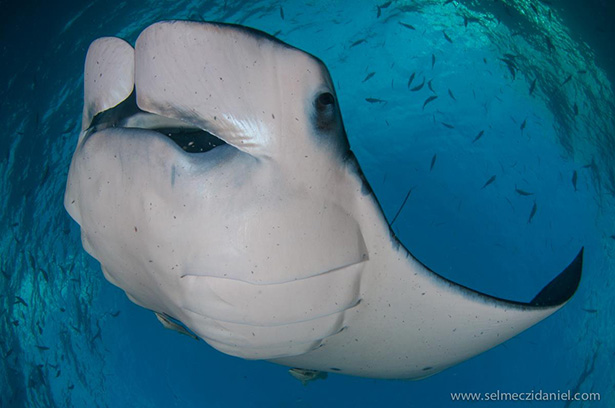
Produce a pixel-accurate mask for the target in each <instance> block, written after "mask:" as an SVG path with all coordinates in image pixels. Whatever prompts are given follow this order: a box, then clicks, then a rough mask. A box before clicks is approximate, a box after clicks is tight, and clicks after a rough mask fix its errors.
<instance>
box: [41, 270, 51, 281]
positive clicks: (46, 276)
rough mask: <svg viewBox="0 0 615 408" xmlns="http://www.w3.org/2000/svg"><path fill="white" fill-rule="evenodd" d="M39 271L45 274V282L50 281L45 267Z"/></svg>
mask: <svg viewBox="0 0 615 408" xmlns="http://www.w3.org/2000/svg"><path fill="white" fill-rule="evenodd" d="M39 272H40V273H41V275H43V279H45V282H49V276H48V275H47V271H45V270H44V269H39Z"/></svg>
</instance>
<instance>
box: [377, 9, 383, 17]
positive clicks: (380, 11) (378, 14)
mask: <svg viewBox="0 0 615 408" xmlns="http://www.w3.org/2000/svg"><path fill="white" fill-rule="evenodd" d="M376 9H377V10H378V11H377V13H376V18H380V16H381V15H382V10H381V9H380V6H376Z"/></svg>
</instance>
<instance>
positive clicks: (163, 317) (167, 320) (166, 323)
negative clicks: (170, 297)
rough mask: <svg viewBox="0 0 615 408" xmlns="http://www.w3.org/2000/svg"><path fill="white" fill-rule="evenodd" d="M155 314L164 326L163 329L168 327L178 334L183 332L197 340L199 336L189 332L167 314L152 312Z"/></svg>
mask: <svg viewBox="0 0 615 408" xmlns="http://www.w3.org/2000/svg"><path fill="white" fill-rule="evenodd" d="M154 313H155V314H156V317H157V318H158V321H159V322H160V323H162V325H163V326H164V328H165V329H169V330H174V331H176V332H178V333H180V334H184V335H186V336H188V337H192V338H193V339H195V340H197V341H198V340H199V338H198V337H197V336H196V335H194V334H193V333H191V332H189V331H188V330H187V329H186V328H185V327H184V326H182V325H180V324H178V323H175V322H174V321H173V320H171V319H170V318H169V316H167V315H166V314H164V313H158V312H154Z"/></svg>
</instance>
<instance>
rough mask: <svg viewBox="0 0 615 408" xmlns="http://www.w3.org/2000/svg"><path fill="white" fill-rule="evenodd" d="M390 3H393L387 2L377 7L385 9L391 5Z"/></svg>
mask: <svg viewBox="0 0 615 408" xmlns="http://www.w3.org/2000/svg"><path fill="white" fill-rule="evenodd" d="M391 3H393V2H392V1H387V2H386V3H384V4H381V5H379V6H378V7H380V8H383V9H385V8H387V7H389V6H390V5H391Z"/></svg>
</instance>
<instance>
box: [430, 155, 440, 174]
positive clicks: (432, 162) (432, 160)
mask: <svg viewBox="0 0 615 408" xmlns="http://www.w3.org/2000/svg"><path fill="white" fill-rule="evenodd" d="M437 157H438V155H437V154H434V155H433V157H432V158H431V166H429V171H432V170H433V166H434V164H436V158H437Z"/></svg>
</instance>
